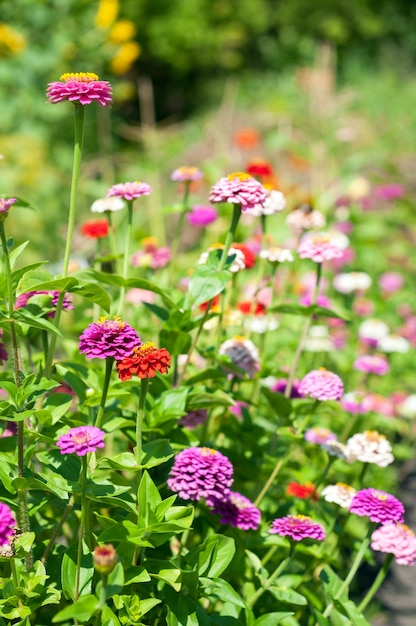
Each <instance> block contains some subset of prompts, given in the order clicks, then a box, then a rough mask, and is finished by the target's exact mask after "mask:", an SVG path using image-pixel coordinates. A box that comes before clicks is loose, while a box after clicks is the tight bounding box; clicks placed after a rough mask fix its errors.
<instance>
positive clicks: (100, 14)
mask: <svg viewBox="0 0 416 626" xmlns="http://www.w3.org/2000/svg"><path fill="white" fill-rule="evenodd" d="M118 10H119V3H118V0H100V1H99V4H98V10H97V13H96V16H95V20H94V21H95V25H96V26H98V28H103V29H105V28H110V26H112V24H114V22H115V21H116V19H117V15H118Z"/></svg>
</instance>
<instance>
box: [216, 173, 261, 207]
mask: <svg viewBox="0 0 416 626" xmlns="http://www.w3.org/2000/svg"><path fill="white" fill-rule="evenodd" d="M209 200H210V202H212V203H213V204H216V203H222V202H229V203H231V204H240V205H241V210H242V211H243V212H244V211H246V210H247V209H254V208H255V207H257V206H258V205H263V204H264V203H265V202H266V191H265V189H264V187H263V185H262V184H261V183H259V182H258V181H257V180H256V179H255V178H253V177H252V176H250V175H249V174H246V173H245V172H234V173H233V174H229V175H228V176H226V177H224V178H221V179H220V180H219V181H218V182H217V183H215V185H214V186H213V187H212V188H211V193H210V195H209Z"/></svg>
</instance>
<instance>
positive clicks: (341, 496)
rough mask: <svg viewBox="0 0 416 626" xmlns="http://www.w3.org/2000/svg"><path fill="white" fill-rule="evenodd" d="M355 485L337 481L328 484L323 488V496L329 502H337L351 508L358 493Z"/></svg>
mask: <svg viewBox="0 0 416 626" xmlns="http://www.w3.org/2000/svg"><path fill="white" fill-rule="evenodd" d="M356 493H357V492H356V490H355V489H354V487H350V486H349V485H346V484H344V483H336V484H335V485H327V486H326V487H324V489H322V491H321V496H322V497H323V498H324V500H326V501H327V502H335V504H338V505H339V506H340V507H342V508H343V509H349V508H350V505H351V502H352V499H353V497H354V496H355V494H356Z"/></svg>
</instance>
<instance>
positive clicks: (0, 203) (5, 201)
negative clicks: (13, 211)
mask: <svg viewBox="0 0 416 626" xmlns="http://www.w3.org/2000/svg"><path fill="white" fill-rule="evenodd" d="M15 202H17V198H0V213H7V212H8V210H9V209H10V207H11V206H12V204H14V203H15Z"/></svg>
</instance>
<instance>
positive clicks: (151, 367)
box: [117, 342, 170, 380]
mask: <svg viewBox="0 0 416 626" xmlns="http://www.w3.org/2000/svg"><path fill="white" fill-rule="evenodd" d="M169 367H170V354H169V352H168V351H167V350H166V348H159V349H158V348H156V347H155V346H154V345H153V344H152V343H150V342H148V343H145V344H143V345H142V346H140V347H138V348H135V349H134V350H133V353H132V354H131V356H129V357H126V358H125V359H123V360H122V361H118V362H117V372H118V376H119V378H120V380H130V379H131V378H132V376H133V375H134V374H135V375H136V376H138V377H139V378H153V377H154V376H155V375H156V372H160V373H161V374H166V373H167V371H168V369H169Z"/></svg>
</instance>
